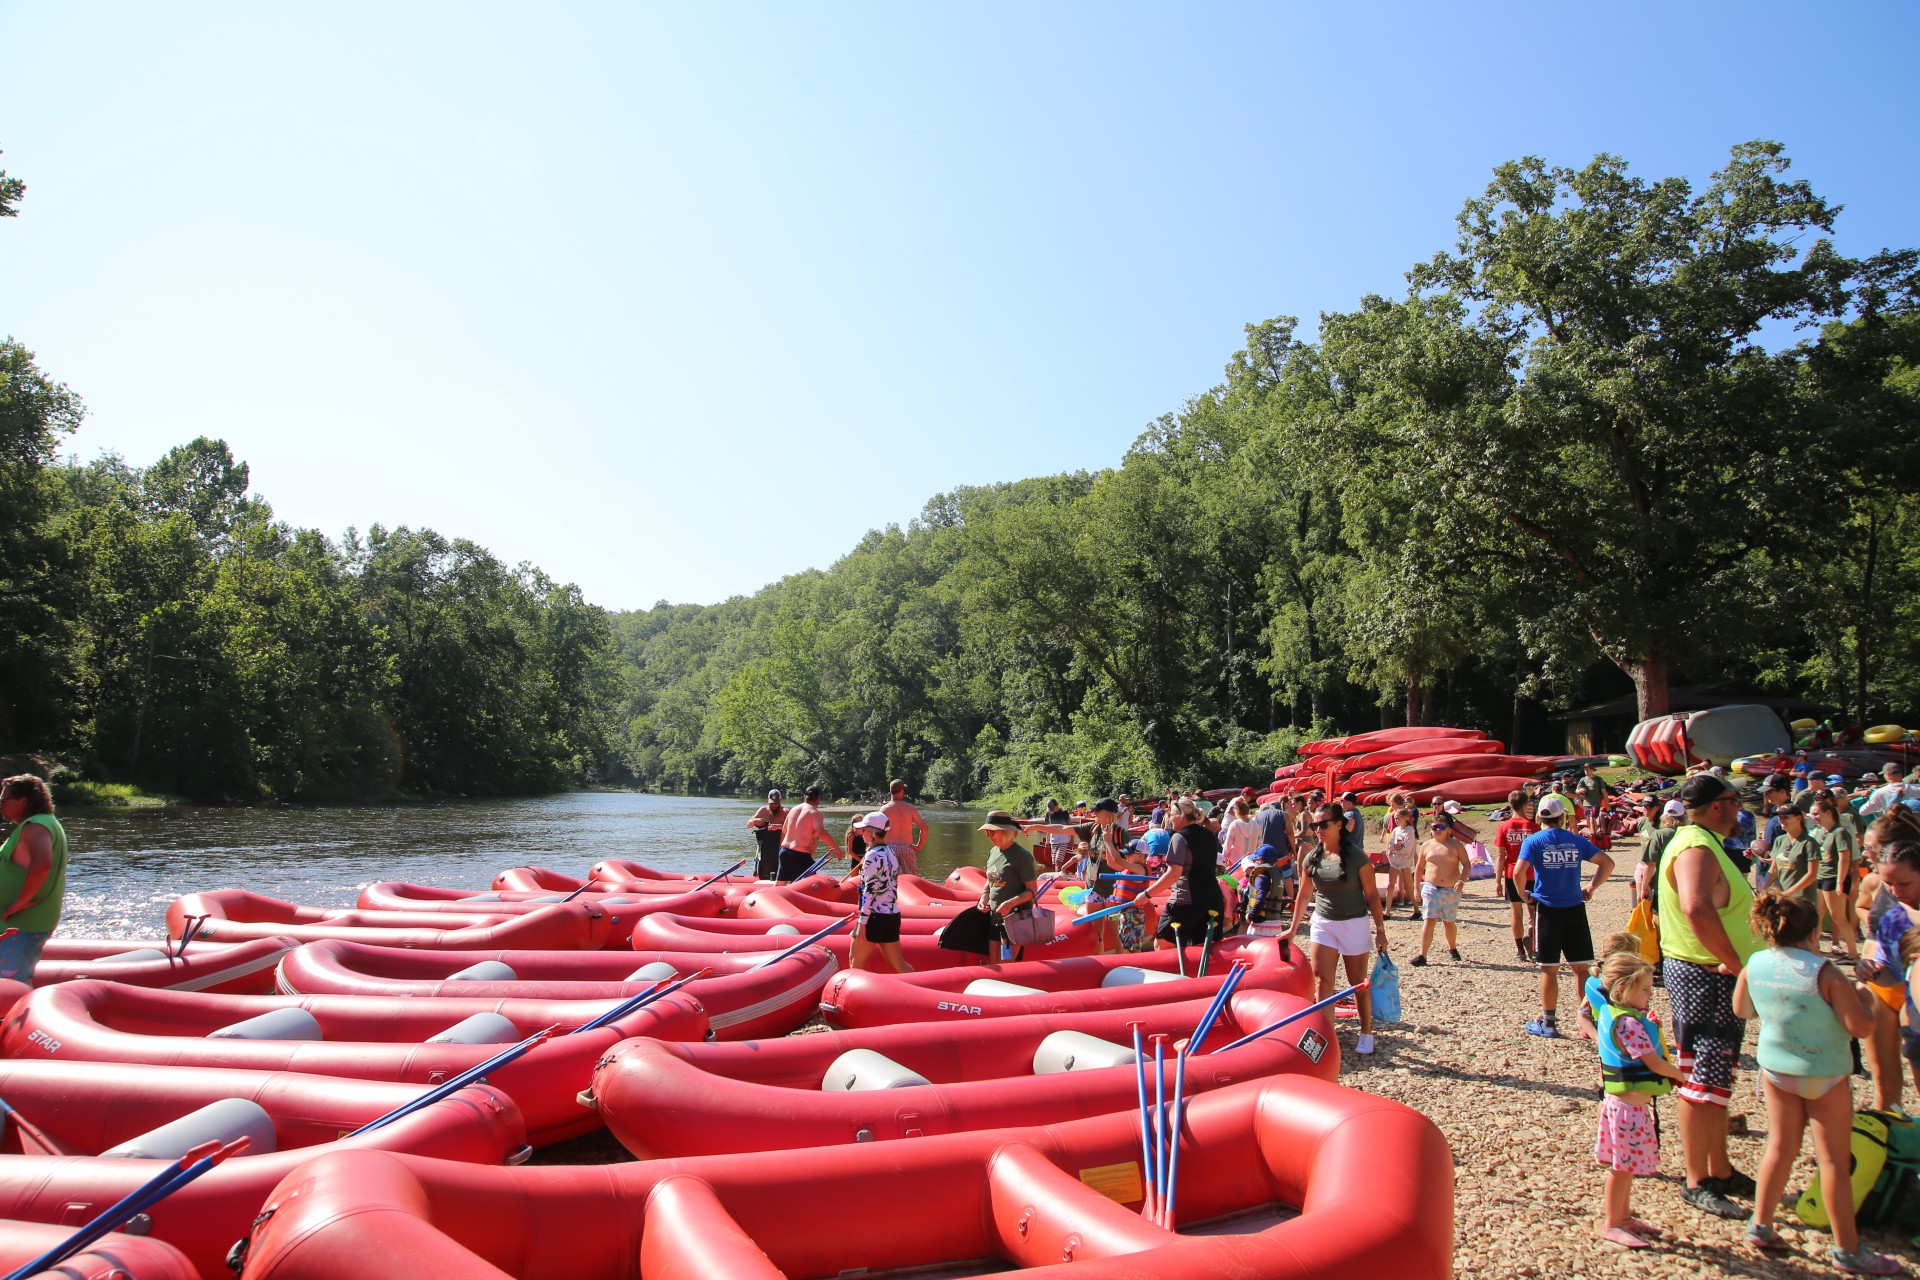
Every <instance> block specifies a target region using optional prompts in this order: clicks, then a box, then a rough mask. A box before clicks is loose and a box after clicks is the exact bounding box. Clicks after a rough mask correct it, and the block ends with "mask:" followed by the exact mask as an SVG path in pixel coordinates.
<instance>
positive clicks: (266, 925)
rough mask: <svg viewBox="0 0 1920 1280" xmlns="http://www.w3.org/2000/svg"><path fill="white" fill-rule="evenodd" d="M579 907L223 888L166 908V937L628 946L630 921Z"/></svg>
mask: <svg viewBox="0 0 1920 1280" xmlns="http://www.w3.org/2000/svg"><path fill="white" fill-rule="evenodd" d="M619 910H620V909H619V908H618V907H616V908H614V909H613V911H612V912H608V911H606V910H603V909H602V908H600V907H596V906H593V905H591V904H583V903H579V902H567V903H558V904H554V905H551V906H543V907H542V908H540V910H538V911H528V912H523V913H519V914H515V913H511V912H505V913H495V914H491V915H476V916H467V915H451V914H448V913H447V912H427V911H415V912H401V911H357V910H336V909H333V908H330V907H303V906H300V905H299V904H297V903H293V902H284V901H282V900H281V899H279V898H269V897H267V896H266V895H265V894H259V893H248V892H247V891H246V890H244V889H220V890H217V891H215V892H213V893H189V894H187V895H185V896H184V897H179V898H175V899H174V900H173V902H172V904H171V905H170V906H168V907H167V936H168V937H172V938H178V937H179V936H180V931H181V930H182V929H184V928H185V927H186V924H187V922H188V921H189V920H191V919H195V918H198V919H199V920H200V921H201V923H200V925H199V931H198V932H197V933H196V934H195V935H194V936H195V937H196V938H206V939H208V940H210V941H217V942H237V941H240V940H243V939H247V938H275V937H281V938H292V939H294V940H295V941H297V942H319V941H320V940H322V939H324V938H351V939H354V940H355V941H358V942H370V943H375V944H377V945H380V946H386V947H442V948H446V949H449V950H455V951H471V950H478V949H482V948H490V947H511V948H514V949H517V950H522V951H557V950H574V951H592V950H598V949H599V948H601V947H604V946H607V945H609V943H615V944H617V945H624V941H625V939H626V937H627V936H628V935H629V934H630V933H631V931H632V917H627V918H625V919H622V918H621V917H620V915H619V914H618V912H619Z"/></svg>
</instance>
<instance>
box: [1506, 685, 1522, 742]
mask: <svg viewBox="0 0 1920 1280" xmlns="http://www.w3.org/2000/svg"><path fill="white" fill-rule="evenodd" d="M1507 750H1508V751H1511V752H1512V753H1513V754H1514V755H1520V754H1522V752H1521V750H1520V695H1519V693H1518V692H1515V693H1514V695H1513V732H1511V733H1510V734H1508V735H1507Z"/></svg>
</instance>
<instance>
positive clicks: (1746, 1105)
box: [1341, 823, 1920, 1280]
mask: <svg viewBox="0 0 1920 1280" xmlns="http://www.w3.org/2000/svg"><path fill="white" fill-rule="evenodd" d="M1492 825H1493V824H1491V823H1487V824H1483V827H1484V830H1483V834H1487V835H1490V834H1491V831H1492ZM1613 853H1614V856H1615V858H1616V859H1618V860H1619V862H1620V864H1621V870H1622V871H1623V872H1625V871H1630V869H1631V867H1632V866H1633V865H1634V864H1635V863H1636V862H1637V861H1638V858H1639V848H1638V845H1637V843H1636V842H1633V841H1618V842H1616V843H1615V845H1614V849H1613ZM1493 883H1494V882H1493V881H1491V880H1481V881H1476V882H1474V883H1473V884H1471V885H1469V886H1468V889H1467V893H1466V895H1465V897H1464V898H1463V900H1462V902H1461V908H1460V953H1461V955H1462V957H1463V961H1462V963H1459V964H1455V963H1453V962H1452V961H1451V960H1449V959H1447V952H1446V946H1445V941H1444V934H1443V933H1442V931H1441V930H1440V929H1439V928H1438V927H1436V929H1435V941H1434V946H1433V950H1432V951H1431V952H1430V953H1429V956H1428V958H1429V960H1430V962H1431V963H1430V964H1429V965H1428V966H1427V967H1425V968H1415V967H1414V966H1413V964H1412V960H1413V957H1414V956H1415V954H1417V953H1418V951H1419V947H1420V929H1421V925H1420V923H1419V922H1418V921H1413V920H1408V919H1407V910H1406V908H1404V907H1403V908H1401V909H1400V911H1399V912H1398V913H1397V917H1398V918H1396V919H1392V920H1390V921H1389V923H1388V925H1387V936H1388V942H1389V945H1390V949H1391V954H1392V956H1393V959H1394V962H1395V964H1397V965H1398V966H1399V968H1400V990H1401V1005H1402V1010H1401V1012H1402V1017H1403V1021H1402V1022H1400V1023H1398V1024H1382V1026H1380V1027H1379V1028H1376V1031H1377V1033H1378V1038H1377V1048H1376V1050H1375V1052H1374V1054H1373V1055H1372V1056H1371V1057H1370V1058H1361V1057H1359V1056H1357V1055H1355V1054H1354V1053H1353V1052H1352V1048H1353V1030H1352V1027H1353V1024H1352V1021H1351V1020H1350V1019H1348V1020H1343V1023H1344V1026H1343V1033H1342V1045H1343V1048H1344V1049H1345V1051H1346V1052H1345V1056H1344V1058H1343V1068H1342V1072H1341V1080H1342V1082H1343V1083H1345V1084H1350V1085H1352V1086H1354V1087H1355V1088H1358V1089H1365V1090H1367V1091H1369V1092H1372V1093H1377V1094H1380V1095H1381V1096H1382V1097H1387V1098H1393V1099H1396V1100H1398V1101H1400V1102H1404V1103H1406V1104H1407V1105H1408V1106H1411V1107H1414V1108H1416V1109H1417V1110H1419V1111H1420V1112H1422V1113H1423V1114H1425V1115H1427V1116H1429V1117H1431V1118H1432V1119H1433V1121H1434V1122H1435V1123H1436V1124H1438V1125H1439V1126H1440V1128H1441V1130H1442V1131H1443V1132H1445V1134H1446V1135H1447V1140H1448V1141H1449V1142H1450V1143H1451V1144H1452V1146H1453V1154H1454V1166H1455V1170H1456V1178H1455V1183H1454V1228H1455V1239H1456V1241H1457V1243H1456V1246H1455V1254H1454V1274H1455V1275H1456V1276H1458V1277H1461V1278H1462V1280H1472V1278H1473V1277H1505V1276H1543V1277H1559V1276H1592V1277H1615V1276H1629V1277H1642V1276H1646V1277H1674V1278H1675V1280H1681V1278H1685V1280H1698V1278H1699V1277H1719V1276H1763V1277H1769V1278H1772V1277H1782V1278H1784V1277H1801V1276H1831V1275H1834V1274H1836V1272H1835V1271H1834V1270H1833V1268H1832V1267H1831V1266H1830V1265H1829V1264H1828V1262H1827V1251H1828V1249H1830V1248H1831V1247H1832V1237H1831V1236H1830V1235H1828V1234H1827V1233H1826V1232H1818V1231H1813V1230H1811V1229H1806V1228H1797V1227H1796V1226H1795V1223H1796V1220H1795V1219H1794V1218H1793V1217H1792V1216H1791V1215H1782V1217H1781V1218H1780V1219H1779V1220H1778V1225H1779V1227H1780V1229H1781V1230H1782V1232H1783V1233H1784V1234H1785V1235H1786V1236H1787V1238H1788V1240H1789V1241H1790V1243H1791V1245H1792V1252H1790V1253H1786V1254H1779V1255H1772V1256H1768V1255H1763V1254H1761V1253H1759V1252H1758V1251H1757V1250H1753V1249H1749V1248H1748V1247H1747V1246H1746V1245H1745V1244H1744V1243H1742V1241H1741V1233H1742V1232H1743V1230H1744V1225H1745V1224H1744V1223H1742V1222H1728V1221H1724V1220H1722V1219H1719V1218H1713V1217H1709V1216H1708V1215H1706V1214H1703V1213H1700V1212H1699V1211H1698V1210H1695V1209H1691V1208H1689V1207H1688V1206H1686V1205H1685V1204H1683V1203H1681V1201H1680V1196H1679V1192H1680V1189H1681V1188H1682V1187H1683V1186H1684V1185H1685V1183H1684V1179H1683V1177H1682V1165H1681V1162H1680V1140H1679V1122H1678V1120H1677V1118H1676V1114H1675V1112H1676V1108H1677V1107H1678V1105H1679V1104H1678V1103H1677V1102H1675V1101H1674V1100H1673V1099H1672V1098H1671V1097H1669V1098H1665V1099H1662V1100H1661V1101H1660V1102H1659V1103H1658V1104H1657V1106H1658V1108H1659V1111H1660V1122H1661V1126H1662V1139H1663V1140H1662V1143H1661V1151H1660V1173H1659V1176H1658V1177H1653V1178H1642V1179H1640V1180H1638V1181H1637V1182H1636V1183H1635V1184H1634V1195H1633V1209H1634V1212H1635V1214H1637V1215H1638V1216H1639V1217H1641V1218H1643V1219H1645V1220H1646V1221H1648V1222H1650V1223H1653V1224H1654V1225H1656V1226H1658V1227H1660V1228H1661V1231H1662V1236H1661V1238H1660V1240H1659V1242H1658V1243H1657V1245H1656V1247H1655V1248H1652V1249H1643V1250H1632V1251H1629V1250H1626V1249H1621V1248H1619V1247H1618V1246H1615V1245H1610V1244H1603V1243H1601V1242H1600V1241H1598V1240H1596V1239H1594V1236H1593V1227H1594V1222H1595V1220H1596V1218H1597V1215H1598V1214H1599V1212H1600V1191H1601V1180H1602V1173H1601V1169H1600V1166H1599V1165H1597V1164H1596V1163H1594V1159H1593V1142H1594V1122H1595V1118H1596V1116H1597V1114H1598V1106H1599V1103H1598V1092H1597V1089H1598V1084H1599V1057H1598V1055H1597V1054H1596V1053H1595V1052H1594V1048H1593V1045H1592V1043H1591V1042H1590V1041H1587V1040H1583V1039H1579V1038H1573V1037H1570V1038H1566V1039H1560V1040H1543V1039H1540V1038H1538V1037H1535V1036H1530V1035H1527V1034H1526V1033H1525V1032H1524V1031H1523V1030H1522V1029H1521V1024H1522V1023H1524V1022H1525V1021H1526V1020H1527V1019H1528V1018H1530V1017H1533V1016H1535V1015H1536V1014H1537V1013H1538V1012H1539V1003H1540V996H1539V976H1538V975H1539V971H1538V970H1537V969H1533V968H1527V967H1523V966H1522V965H1521V964H1520V963H1519V962H1518V959H1517V958H1516V957H1515V955H1514V951H1513V940H1512V927H1511V924H1510V917H1509V915H1508V907H1507V904H1506V903H1505V902H1504V901H1498V900H1495V899H1494V898H1493V897H1492V896H1491V892H1492V885H1493ZM1589 911H1590V913H1591V914H1590V919H1591V922H1592V928H1593V937H1594V943H1595V945H1596V946H1597V945H1598V944H1599V943H1600V940H1601V939H1602V938H1604V937H1605V936H1606V935H1607V934H1609V933H1612V932H1614V931H1616V930H1618V929H1621V928H1623V927H1624V926H1625V924H1626V918H1627V912H1628V890H1627V885H1626V883H1625V881H1624V880H1622V879H1615V880H1613V881H1611V882H1609V883H1608V884H1607V885H1605V886H1604V887H1602V889H1601V890H1600V893H1599V894H1598V896H1596V898H1595V899H1594V901H1593V903H1592V905H1591V906H1590V907H1589ZM1578 998H1579V997H1578V995H1577V993H1576V992H1575V991H1574V989H1573V986H1572V983H1571V980H1570V978H1569V976H1568V975H1566V974H1565V973H1563V974H1562V978H1561V989H1560V1018H1561V1026H1562V1027H1563V1028H1571V1026H1572V1025H1573V1024H1572V1016H1573V1011H1574V1009H1575V1008H1576V1007H1577V1001H1578ZM1654 1009H1655V1011H1656V1012H1657V1013H1658V1014H1659V1015H1660V1018H1661V1021H1662V1023H1663V1025H1666V1026H1669V1027H1670V1026H1672V1017H1671V1013H1670V1011H1669V1009H1668V1007H1667V1001H1666V993H1665V991H1663V990H1656V991H1655V994H1654ZM1753 1037H1754V1032H1753V1030H1752V1029H1751V1028H1749V1031H1748V1035H1747V1055H1748V1056H1746V1057H1744V1058H1743V1059H1742V1069H1741V1072H1740V1076H1739V1080H1738V1082H1737V1085H1736V1096H1735V1100H1734V1108H1733V1109H1734V1112H1735V1114H1736V1115H1740V1114H1742V1113H1744V1115H1745V1116H1746V1120H1747V1125H1748V1128H1749V1130H1750V1132H1749V1134H1747V1135H1746V1136H1735V1137H1733V1138H1732V1139H1731V1140H1730V1144H1729V1145H1730V1149H1731V1153H1732V1157H1733V1163H1734V1167H1735V1168H1737V1169H1741V1170H1744V1171H1746V1172H1747V1173H1749V1174H1757V1173H1758V1172H1759V1168H1760V1157H1761V1154H1762V1153H1763V1151H1764V1150H1765V1148H1766V1127H1767V1124H1766V1120H1767V1112H1766V1104H1765V1103H1764V1102H1763V1101H1762V1100H1761V1099H1760V1098H1759V1097H1758V1096H1757V1095H1756V1094H1755V1093H1754V1092H1753V1089H1754V1083H1753V1082H1754V1078H1755V1076H1754V1070H1753V1061H1752V1057H1751V1053H1752V1049H1753ZM1871 1097H1872V1095H1871V1093H1870V1092H1869V1090H1868V1088H1867V1081H1866V1080H1865V1079H1864V1078H1856V1080H1855V1081H1854V1099H1855V1105H1856V1106H1861V1107H1864V1106H1867V1105H1870V1102H1871ZM1908 1104H1909V1106H1911V1105H1912V1094H1911V1087H1910V1082H1909V1093H1908ZM1735 1127H1736V1128H1738V1122H1737V1121H1736V1123H1735ZM1814 1176H1815V1173H1814V1165H1813V1157H1812V1147H1811V1140H1810V1139H1809V1142H1808V1144H1807V1145H1806V1146H1804V1147H1803V1150H1802V1155H1801V1160H1800V1162H1799V1163H1798V1164H1797V1165H1796V1166H1795V1170H1794V1173H1793V1176H1792V1178H1791V1179H1790V1180H1789V1182H1788V1191H1789V1194H1791V1193H1792V1192H1794V1191H1797V1190H1798V1189H1799V1188H1801V1187H1802V1186H1804V1185H1806V1183H1807V1182H1808V1181H1809V1180H1811V1179H1812V1178H1813V1177H1814ZM1742 1203H1743V1205H1744V1203H1745V1202H1742ZM1865 1239H1866V1242H1867V1244H1868V1245H1869V1246H1870V1247H1872V1248H1875V1249H1878V1250H1879V1251H1881V1252H1882V1253H1889V1254H1892V1255H1893V1256H1895V1257H1896V1258H1899V1259H1901V1260H1902V1261H1903V1262H1905V1263H1906V1265H1907V1266H1908V1268H1909V1270H1910V1271H1911V1270H1913V1269H1916V1267H1920V1249H1917V1248H1916V1247H1915V1246H1914V1245H1913V1244H1911V1243H1910V1242H1909V1241H1908V1239H1907V1237H1906V1236H1905V1235H1904V1234H1894V1233H1890V1232H1886V1231H1870V1232H1867V1233H1866V1235H1865Z"/></svg>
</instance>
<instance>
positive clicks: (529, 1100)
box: [0, 982, 707, 1146]
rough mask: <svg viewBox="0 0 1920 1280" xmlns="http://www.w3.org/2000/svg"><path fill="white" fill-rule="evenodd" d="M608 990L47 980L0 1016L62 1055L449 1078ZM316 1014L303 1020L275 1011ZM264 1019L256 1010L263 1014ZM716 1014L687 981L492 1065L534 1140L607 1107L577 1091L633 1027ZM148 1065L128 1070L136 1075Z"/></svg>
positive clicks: (667, 1032) (691, 1032) (7, 1032)
mask: <svg viewBox="0 0 1920 1280" xmlns="http://www.w3.org/2000/svg"><path fill="white" fill-rule="evenodd" d="M606 1007H607V1006H606V1005H605V1004H604V1003H601V1002H597V1001H533V1000H451V999H441V1000H435V999H416V1000H383V999H378V998H371V997H361V996H209V995H199V994H187V993H184V992H175V991H148V990H145V989H143V988H140V987H122V986H117V985H115V984H113V983H106V982H66V983H62V984H60V985H59V986H57V987H43V988H40V989H39V990H37V991H35V992H33V993H32V994H31V995H29V996H28V997H27V998H26V999H24V1000H21V1001H20V1002H19V1003H17V1004H15V1005H14V1007H13V1009H12V1011H11V1012H10V1013H9V1014H8V1015H7V1018H6V1022H5V1024H4V1026H3V1027H0V1054H3V1055H5V1056H7V1057H16V1058H26V1059H47V1058H54V1059H57V1060H60V1061H63V1062H119V1063H127V1064H151V1065H155V1066H174V1065H177V1066H195V1067H221V1068H238V1069H242V1070H249V1071H301V1072H306V1073H308V1074H312V1075H320V1076H343V1077H348V1078H351V1079H357V1080H396V1081H401V1082H404V1083H409V1084H415V1085H431V1084H438V1083H440V1082H441V1081H443V1080H446V1079H447V1078H449V1077H451V1076H454V1075H457V1074H458V1073H460V1072H462V1071H465V1070H467V1069H468V1068H470V1067H474V1066H477V1065H479V1064H480V1063H482V1062H485V1061H487V1060H488V1059H489V1058H492V1057H493V1056H494V1055H496V1054H497V1053H499V1052H500V1050H501V1049H502V1048H504V1047H505V1046H506V1045H507V1044H510V1043H513V1042H514V1041H516V1040H519V1039H522V1038H524V1037H527V1036H530V1035H532V1034H534V1033H535V1032H537V1031H541V1030H543V1029H545V1028H547V1027H553V1026H557V1027H559V1028H560V1029H561V1030H562V1031H566V1030H568V1029H570V1028H573V1027H578V1026H580V1025H581V1024H582V1023H584V1022H587V1021H589V1020H591V1019H592V1018H593V1017H594V1016H595V1015H596V1014H598V1013H600V1012H602V1011H603V1010H604V1009H605V1008H606ZM482 1014H484V1015H492V1016H493V1018H494V1019H496V1025H498V1027H499V1031H498V1033H497V1035H496V1036H494V1037H493V1038H491V1039H490V1040H488V1041H487V1042H485V1043H428V1042H429V1041H431V1040H432V1039H433V1038H434V1037H436V1036H439V1035H442V1034H444V1033H446V1032H447V1031H449V1030H450V1029H451V1028H453V1027H454V1026H456V1025H459V1024H465V1023H468V1022H469V1020H471V1019H473V1018H475V1016H476V1015H482ZM263 1019H264V1020H266V1022H267V1023H269V1024H270V1029H273V1030H277V1031H278V1032H279V1034H280V1035H281V1036H286V1037H291V1036H294V1035H304V1036H305V1037H306V1038H297V1039H296V1038H275V1039H253V1038H226V1037H214V1035H213V1033H215V1032H219V1031H225V1030H228V1029H230V1028H233V1027H234V1026H235V1025H236V1024H240V1023H246V1022H256V1020H263ZM295 1019H303V1020H305V1021H306V1022H308V1024H309V1025H308V1027H307V1029H306V1030H305V1031H304V1032H301V1031H298V1030H294V1029H289V1028H288V1027H286V1026H282V1025H278V1024H282V1023H288V1022H291V1021H293V1020H295ZM256 1025H257V1022H256ZM706 1034H707V1016H706V1011H705V1009H704V1008H702V1007H701V1005H700V1003H699V1001H697V1000H695V999H692V998H690V997H688V996H687V995H686V994H685V992H684V991H682V992H675V993H674V994H672V995H669V996H665V997H663V998H662V999H661V1000H659V1001H658V1002H656V1003H654V1004H651V1005H648V1006H647V1007H646V1008H644V1009H641V1010H639V1011H637V1012H635V1013H632V1014H629V1015H628V1016H627V1017H625V1018H622V1019H620V1020H619V1021H617V1022H614V1023H611V1024H609V1025H608V1026H605V1027H599V1028H596V1029H594V1030H592V1031H582V1032H580V1033H579V1034H577V1035H555V1036H554V1037H553V1038H552V1039H549V1040H547V1041H545V1042H544V1043H541V1044H538V1045H535V1046H534V1047H533V1048H532V1049H531V1050H529V1051H528V1052H527V1053H526V1054H525V1055H524V1056H522V1057H521V1058H519V1059H517V1060H516V1061H513V1062H510V1063H508V1064H507V1065H505V1066H503V1067H501V1068H500V1069H499V1070H497V1071H495V1072H493V1073H491V1074H490V1075H489V1076H488V1077H487V1081H488V1083H489V1084H491V1085H493V1086H494V1087H496V1088H498V1089H500V1090H501V1091H502V1092H504V1093H506V1094H507V1095H508V1096H509V1097H511V1098H512V1099H513V1100H514V1101H515V1102H516V1103H518V1104H519V1106H520V1110H521V1113H522V1114H523V1115H524V1117H525V1119H526V1126H527V1134H528V1141H530V1142H532V1143H533V1144H534V1145H535V1146H545V1145H547V1144H548V1143H553V1142H559V1141H561V1140H563V1139H566V1138H573V1137H578V1136H579V1135H580V1134H583V1133H588V1132H591V1131H592V1130H593V1129H594V1128H595V1127H597V1125H598V1123H599V1121H598V1120H597V1118H595V1117H594V1116H593V1114H592V1113H591V1112H589V1111H587V1110H585V1109H584V1108H582V1107H581V1106H580V1105H579V1104H578V1103H577V1102H576V1101H575V1095H576V1094H577V1093H578V1092H579V1091H580V1090H581V1089H582V1088H584V1087H585V1086H586V1082H587V1077H588V1076H589V1074H590V1073H591V1071H592V1068H593V1063H594V1061H595V1059H597V1058H598V1057H599V1056H600V1055H601V1054H602V1053H605V1052H606V1051H607V1049H609V1048H611V1047H612V1046H613V1045H614V1044H615V1043H617V1042H618V1041H620V1040H623V1039H625V1038H627V1037H628V1036H636V1035H651V1036H654V1037H656V1038H659V1039H662V1040H701V1039H704V1038H705V1037H706ZM139 1075H140V1073H139V1072H138V1071H133V1072H130V1073H129V1076H128V1079H129V1082H130V1083H129V1087H136V1086H137V1081H138V1079H139Z"/></svg>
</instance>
